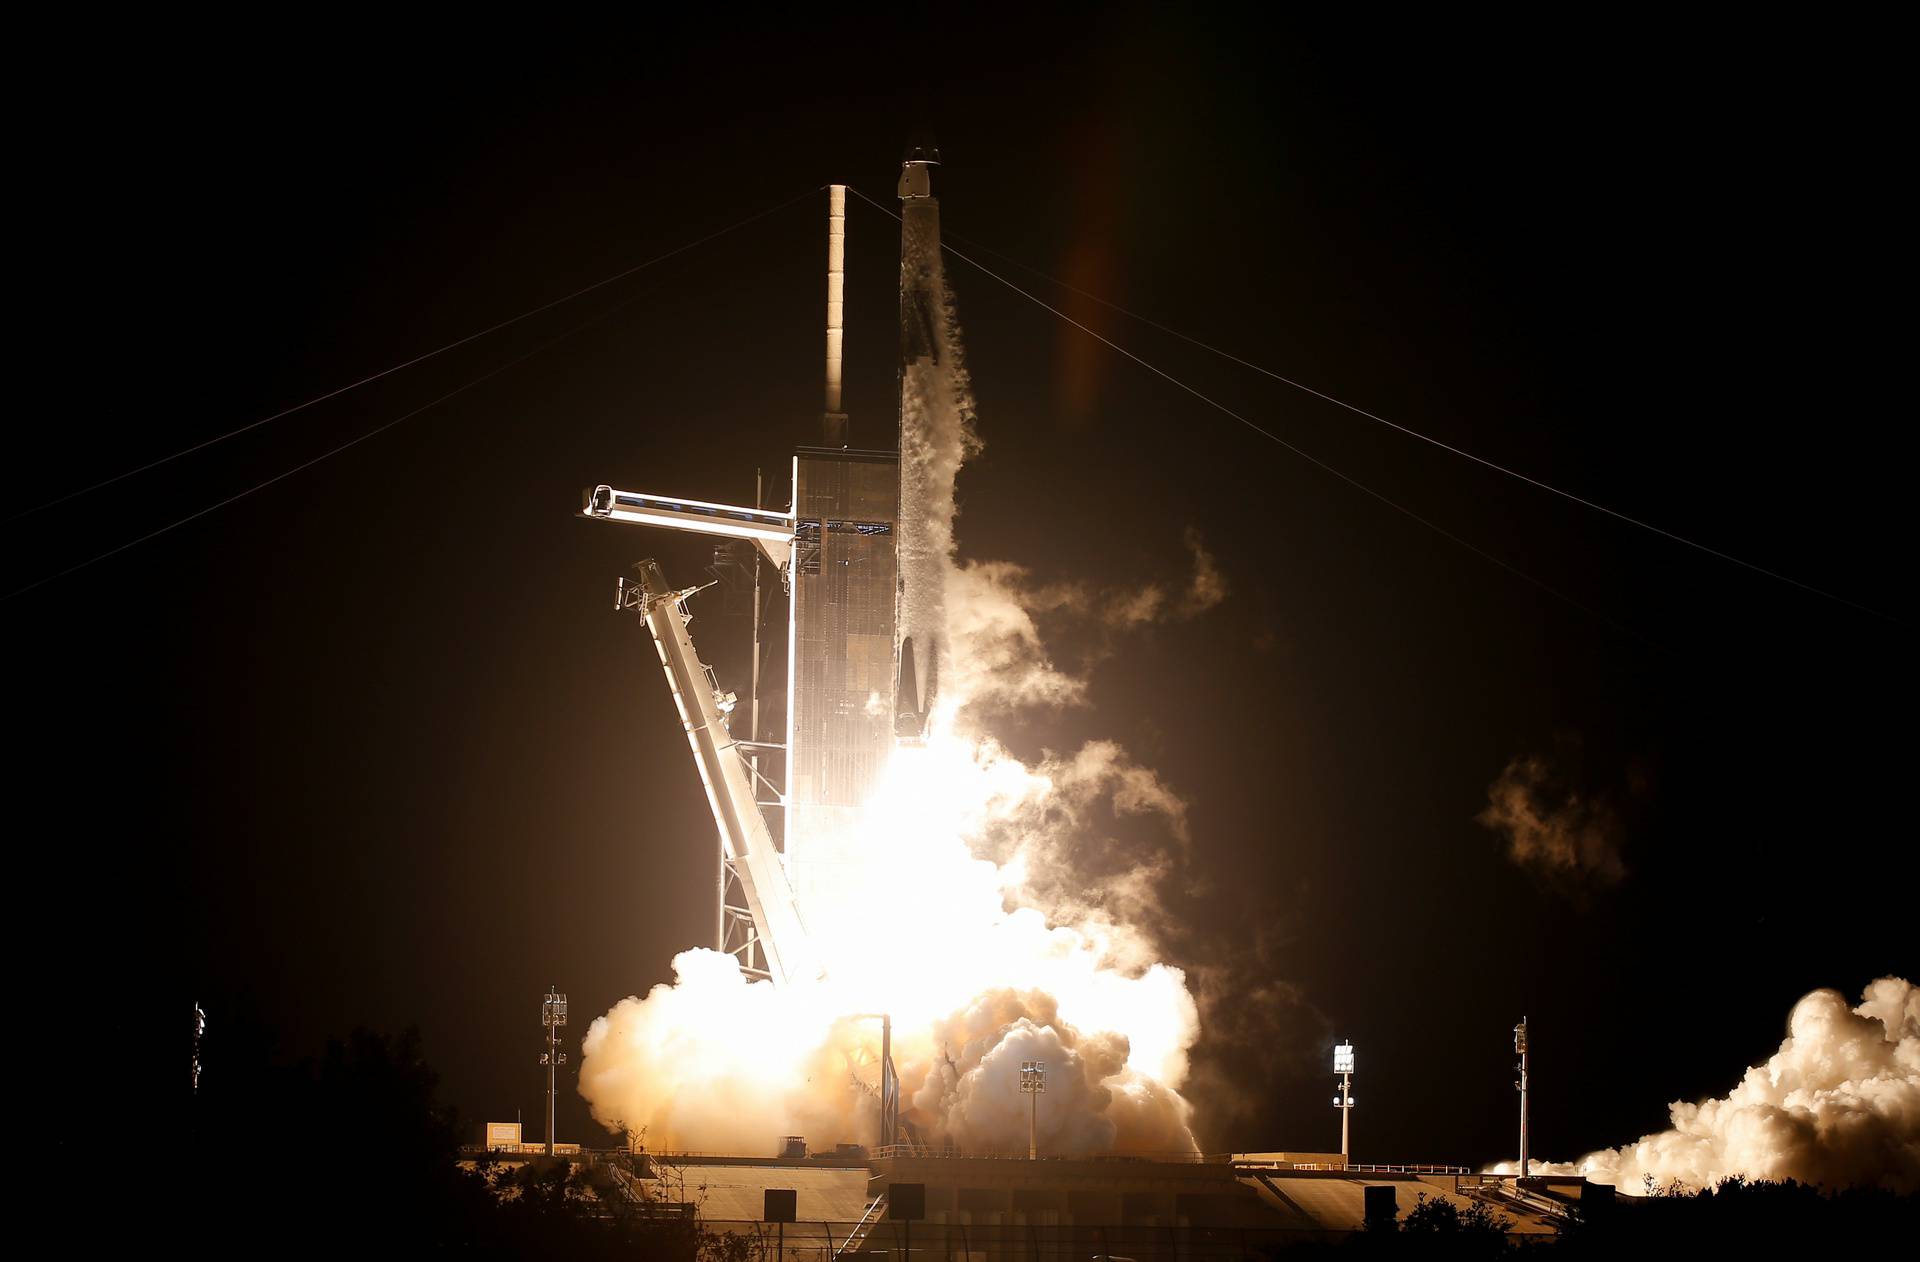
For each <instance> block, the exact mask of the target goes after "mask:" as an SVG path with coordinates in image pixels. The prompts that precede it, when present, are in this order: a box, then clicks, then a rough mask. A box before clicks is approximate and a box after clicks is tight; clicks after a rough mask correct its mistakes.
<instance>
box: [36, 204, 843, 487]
mask: <svg viewBox="0 0 1920 1262" xmlns="http://www.w3.org/2000/svg"><path fill="white" fill-rule="evenodd" d="M819 191H820V190H819V189H818V188H810V189H808V190H807V191H806V192H804V193H800V194H798V195H797V196H794V197H789V198H788V199H787V200H786V201H784V202H781V203H780V204H779V205H778V206H769V207H768V208H767V209H765V210H763V211H760V212H759V213H758V214H754V215H749V216H747V217H746V218H745V219H742V220H739V221H738V222H736V223H732V224H729V225H727V226H726V227H724V228H721V229H719V230H718V231H716V232H709V233H708V234H707V235H706V236H704V237H699V238H697V239H695V240H693V241H689V242H687V243H686V244H685V245H681V246H676V247H674V248H673V249H671V250H668V251H667V252H666V253H665V254H659V255H655V256H654V257H653V258H650V259H648V260H647V261H646V262H644V263H636V264H634V265H633V266H632V267H629V268H627V269H625V270H624V271H619V272H615V273H614V274H613V275H611V276H609V277H607V278H606V279H604V280H597V281H595V282H594V283H593V284H591V285H588V286H586V287H585V288H582V289H576V290H574V291H573V292H572V293H570V294H565V295H563V296H561V297H559V298H555V299H554V300H553V301H551V302H544V303H541V304H540V305H539V306H537V307H533V308H530V309H528V310H526V311H522V312H521V313H520V314H519V315H517V316H514V317H513V318H512V319H508V320H502V321H500V323H498V324H492V325H488V326H487V327H486V328H484V329H481V330H479V331H478V332H476V333H469V334H467V335H466V336H465V337H462V338H458V339H456V340H454V341H451V342H448V343H447V344H446V345H445V346H442V347H439V348H437V349H435V350H430V351H427V352H426V353H424V354H421V355H415V356H414V357H413V358H412V359H408V360H403V361H402V362H400V363H398V364H395V365H393V366H392V367H391V368H383V369H381V370H380V371H379V372H376V373H373V374H371V375H369V376H365V377H362V378H360V379H359V380H358V381H352V382H348V383H347V384H346V385H344V386H341V387H340V388H339V389H337V390H329V391H327V392H326V393H325V394H318V395H315V396H314V397H313V398H311V399H308V400H307V401H306V402H305V403H296V404H294V405H293V406H292V407H290V408H284V409H282V410H281V411H278V412H275V413H274V414H273V415H272V416H263V417H261V418H260V419H259V420H257V421H250V422H248V423H247V424H245V425H242V426H241V427H240V428H238V429H231V430H228V431H227V432H226V433H224V434H219V435H216V436H215V437H213V438H209V439H207V440H206V441H204V442H198V443H195V444H194V445H193V446H191V447H183V448H181V449H180V450H179V451H176V452H174V453H173V454H172V455H170V456H162V457H160V458H159V459H158V460H151V461H148V462H147V463H146V464H143V465H141V466H139V467H138V468H134V469H128V470H126V471H125V472H124V473H116V474H114V475H113V476H112V477H110V478H104V479H102V480H101V481H99V482H95V483H94V484H92V485H91V486H83V487H81V488H80V489H79V490H77V491H68V492H67V493H66V494H65V495H62V496H60V497H59V498H57V499H50V500H47V501H46V502H45V503H42V504H36V505H34V506H33V507H32V508H28V509H23V510H22V511H20V512H18V513H15V514H14V515H13V516H11V517H9V518H7V520H8V521H9V522H16V521H19V520H20V519H21V518H23V517H31V516H33V514H35V513H38V512H43V511H45V510H46V509H49V508H53V507H54V506H56V505H59V504H64V503H66V502H67V501H68V500H70V499H73V498H75V497H76V496H81V495H85V494H87V493H88V492H89V491H97V490H99V489H100V488H102V487H106V486H112V485H113V484H114V483H115V482H119V481H122V480H124V479H126V478H130V477H133V476H134V475H135V474H140V473H145V472H146V471H147V470H149V469H157V468H159V467H160V466H161V465H163V464H170V463H172V462H173V461H175V460H178V459H180V458H181V457H182V456H191V455H192V454H193V453H194V452H196V451H204V450H206V449H207V448H208V447H212V446H214V445H215V444H217V443H223V442H226V441H227V440H228V439H229V438H238V437H239V436H240V435H242V434H245V433H247V432H248V431H250V430H256V429H259V428H260V427H261V426H262V425H268V424H271V423H272V422H274V421H278V420H281V419H283V418H285V417H289V416H292V415H293V414H294V413H295V412H304V411H306V410H307V409H308V408H310V407H313V406H314V405H316V404H320V403H325V402H326V401H327V400H329V399H337V398H339V397H340V396H341V395H343V394H346V393H348V392H350V391H353V390H358V389H359V388H360V387H361V386H365V385H371V384H372V383H374V382H376V381H379V380H380V379H381V378H383V377H391V376H392V375H393V374H394V373H397V372H399V371H401V370H402V369H406V368H411V367H413V366H414V365H415V364H424V363H425V362H427V361H428V360H430V359H433V358H435V357H436V356H439V355H444V354H446V353H447V352H448V351H451V350H456V349H458V348H459V347H462V346H465V345H466V344H467V343H469V342H476V341H479V340H480V339H481V338H483V337H486V336H488V335H489V334H492V333H498V332H500V330H502V329H506V328H511V327H512V326H513V325H516V324H519V323H520V322H521V321H523V320H530V319H532V318H533V317H534V316H537V315H539V314H541V313H542V312H545V311H551V310H553V309H554V308H555V307H558V306H563V305H565V304H566V303H569V302H572V301H573V300H574V299H576V298H584V297H585V296H586V295H588V294H590V293H593V292H594V291H595V290H597V289H605V288H606V287H607V286H608V285H611V284H613V283H614V282H615V281H620V280H625V279H626V278H627V277H629V276H632V275H634V274H635V273H637V272H644V271H646V270H647V269H648V268H649V267H652V266H654V265H655V264H657V263H664V262H666V261H667V260H668V259H670V258H673V257H674V256H676V255H680V254H685V253H686V252H687V251H688V250H691V249H694V248H695V247H697V246H702V245H705V244H706V243H707V242H709V241H713V240H717V239H718V238H720V237H724V236H726V235H727V234H728V233H730V232H734V231H737V230H738V229H741V228H744V227H746V226H747V225H748V224H752V223H758V222H759V221H760V220H762V219H765V218H766V217H767V216H768V215H772V214H777V213H778V212H780V211H783V210H785V209H786V208H787V207H789V206H791V205H793V204H794V203H795V202H798V201H801V200H803V199H805V198H808V197H811V196H813V195H814V194H815V193H818V192H819Z"/></svg>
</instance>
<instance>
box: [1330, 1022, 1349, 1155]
mask: <svg viewBox="0 0 1920 1262" xmlns="http://www.w3.org/2000/svg"><path fill="white" fill-rule="evenodd" d="M1333 1072H1334V1073H1336V1074H1339V1075H1340V1094H1338V1095H1336V1096H1334V1097H1333V1107H1334V1108H1336V1109H1339V1110H1340V1161H1341V1164H1342V1165H1345V1164H1346V1163H1347V1162H1349V1161H1351V1160H1352V1159H1353V1156H1352V1152H1351V1150H1350V1147H1349V1141H1350V1139H1351V1137H1352V1125H1353V1044H1351V1043H1341V1044H1338V1045H1336V1046H1335V1047H1334V1049H1333Z"/></svg>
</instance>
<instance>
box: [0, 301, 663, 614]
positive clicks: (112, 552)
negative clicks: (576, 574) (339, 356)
mask: <svg viewBox="0 0 1920 1262" xmlns="http://www.w3.org/2000/svg"><path fill="white" fill-rule="evenodd" d="M639 300H640V299H639V296H638V295H636V296H634V297H632V298H627V299H624V300H622V301H620V302H617V303H615V304H614V305H613V306H611V307H608V308H607V309H606V310H605V311H602V312H601V313H600V314H598V315H596V316H594V317H592V318H591V319H588V320H583V321H581V322H580V323H579V324H576V325H574V326H573V327H572V328H570V329H568V330H567V331H566V332H564V333H561V334H558V335H557V336H554V337H551V338H548V339H547V340H546V341H544V342H542V343H540V345H538V346H536V347H534V348H533V349H532V350H530V351H527V352H526V353H525V354H522V355H517V356H515V357H514V358H512V359H510V360H508V361H507V362H506V363H504V364H502V365H500V366H499V367H498V368H494V369H492V370H490V371H488V372H484V373H482V374H481V375H480V376H478V377H475V378H473V379H472V380H471V381H469V382H467V383H466V384H465V385H461V386H455V387H454V388H453V389H451V390H449V391H447V392H446V393H445V394H443V395H441V396H439V397H438V398H435V399H431V400H429V401H427V402H426V403H422V404H421V405H420V406H419V407H417V408H414V409H413V410H412V411H411V412H407V413H404V414H402V415H400V416H396V417H394V418H393V419H392V420H390V421H388V422H386V423H385V424H382V425H377V426H375V427H374V428H373V429H370V430H368V431H367V432H366V433H364V434H361V435H359V436H358V437H356V438H349V439H348V440H347V441H346V442H344V443H341V444H340V445H339V446H338V447H334V448H331V449H329V450H327V451H323V452H321V453H320V454H319V455H317V456H315V457H313V458H312V459H311V460H306V461H302V462H301V463H299V464H297V465H295V466H294V467H293V468H291V469H288V470H287V471H286V472H284V473H276V474H274V475H273V476H272V477H270V478H268V479H267V480H266V481H264V482H258V483H255V484H254V485H253V486H250V487H248V488H247V489H246V490H244V491H240V492H237V493H236V494H233V495H229V496H227V498H225V499H223V500H221V501H219V502H218V503H215V504H209V505H208V506H207V507H205V508H203V509H200V510H199V511H198V512H193V513H188V514H187V515H186V516H185V517H182V518H180V519H179V520H177V521H172V522H168V523H167V524H166V525H164V526H162V527H160V528H159V529H157V530H150V531H148V532H147V533H146V534H144V535H141V536H140V537H139V538H137V539H129V540H128V541H127V542H125V543H123V544H120V545H119V546H118V547H113V548H109V549H107V550H106V551H105V552H102V553H100V554H98V555H97V556H91V557H88V558H87V559H86V560H84V561H81V562H79V563H78V564H76V565H69V566H68V567H67V568H66V569H64V570H61V571H59V572H58V573H54V574H49V575H47V576H46V577H45V578H41V579H35V580H34V581H33V582H31V583H28V584H27V585H26V586H25V587H16V588H14V589H13V590H12V591H10V592H8V593H7V594H6V595H4V596H0V603H4V602H6V601H9V600H12V599H13V598H14V597H16V596H24V595H26V594H27V593H28V592H30V591H32V590H34V589H35V588H37V587H44V586H46V585H47V584H48V583H51V582H54V581H55V580H56V579H62V578H65V577H66V576H67V575H69V574H72V573H75V572H76V571H79V570H84V569H86V568H87V567H88V566H90V565H97V564H99V563H100V562H102V561H104V560H106V559H107V558H108V557H112V556H118V555H119V554H120V553H122V552H125V551H126V550H127V549H129V548H133V547H138V546H139V545H140V544H143V543H145V542H147V540H149V539H156V538H158V537H160V536H161V535H164V534H166V533H167V532H168V531H170V530H177V529H179V528H180V527H181V526H184V525H186V524H188V523H189V522H194V521H198V520H199V519H200V518H202V517H205V516H206V515H207V514H209V513H212V512H215V511H217V510H219V509H222V508H225V507H226V506H227V505H229V504H232V503H234V502H236V501H238V500H243V499H245V498H247V496H249V495H252V494H254V493H256V492H259V491H264V490H266V489H267V488H268V487H270V486H272V485H273V484H274V483H276V482H284V481H285V480H286V479H288V478H290V477H292V476H293V475H294V474H296V473H299V472H301V471H302V470H305V469H311V468H313V466H315V465H317V464H319V463H320V462H321V461H323V460H327V459H329V458H331V457H333V456H337V455H339V454H340V453H341V452H343V451H345V450H347V449H348V448H349V447H357V446H359V445H360V444H361V443H364V442H366V441H367V440H368V439H369V438H375V437H377V436H379V435H381V434H384V433H386V432H387V431H388V430H390V429H392V428H393V427H394V426H396V425H398V424H400V423H401V422H403V421H410V420H412V419H413V418H414V417H416V416H418V415H420V414H421V413H422V412H425V411H428V410H429V409H432V408H435V407H438V406H439V405H440V404H442V403H445V402H446V401H447V400H448V399H451V398H453V397H454V396H455V395H461V394H465V393H466V392H467V391H469V390H471V389H473V388H474V387H475V386H477V385H480V384H481V383H482V382H485V381H490V380H492V379H493V378H495V377H498V376H499V375H500V374H501V373H503V372H506V371H507V370H508V369H511V368H517V367H519V366H520V365H521V364H524V363H526V362H527V361H528V360H529V359H532V358H533V357H534V356H535V355H538V354H540V353H541V352H542V351H545V350H549V349H551V348H552V347H554V346H557V345H559V344H560V343H561V342H564V341H566V340H567V339H568V338H570V337H572V336H573V335H574V334H576V333H579V332H582V331H584V330H586V329H589V328H591V327H593V326H594V325H596V324H598V323H600V322H601V321H602V320H604V319H606V318H607V317H608V316H610V315H612V314H613V313H614V312H616V311H620V310H623V309H624V308H627V307H630V306H632V305H633V304H634V303H636V302H638V301H639Z"/></svg>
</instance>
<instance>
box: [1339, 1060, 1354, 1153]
mask: <svg viewBox="0 0 1920 1262" xmlns="http://www.w3.org/2000/svg"><path fill="white" fill-rule="evenodd" d="M1340 1096H1341V1098H1342V1099H1343V1100H1346V1101H1348V1103H1344V1104H1342V1105H1341V1106H1340V1160H1342V1161H1350V1160H1352V1153H1351V1151H1350V1149H1351V1145H1352V1138H1353V1104H1352V1103H1351V1101H1352V1098H1353V1075H1352V1074H1341V1075H1340Z"/></svg>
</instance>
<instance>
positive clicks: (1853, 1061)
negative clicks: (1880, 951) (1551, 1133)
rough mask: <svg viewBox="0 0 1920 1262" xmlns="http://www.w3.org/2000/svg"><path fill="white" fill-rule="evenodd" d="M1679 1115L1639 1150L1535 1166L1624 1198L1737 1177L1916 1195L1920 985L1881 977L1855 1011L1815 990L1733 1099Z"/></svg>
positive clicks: (1679, 1106) (1919, 1174) (1690, 1107)
mask: <svg viewBox="0 0 1920 1262" xmlns="http://www.w3.org/2000/svg"><path fill="white" fill-rule="evenodd" d="M1671 1115H1672V1121H1673V1126H1672V1127H1671V1128H1670V1129H1668V1130H1664V1131H1660V1132H1659V1133H1657V1134H1653V1135H1644V1136H1642V1137H1641V1138H1640V1139H1639V1140H1638V1141H1637V1142H1635V1143H1632V1144H1627V1145H1625V1146H1623V1147H1620V1148H1607V1149H1603V1150H1602V1151H1600V1152H1593V1153H1588V1154H1587V1155H1586V1156H1584V1157H1582V1158H1581V1159H1580V1160H1579V1161H1576V1162H1571V1163H1565V1164H1557V1163H1553V1162H1531V1163H1529V1164H1530V1166H1531V1168H1532V1170H1533V1171H1534V1172H1535V1173H1540V1174H1580V1175H1585V1176H1586V1177H1587V1178H1589V1179H1592V1180H1594V1181H1595V1182H1597V1183H1611V1184H1614V1185H1616V1186H1617V1187H1619V1188H1620V1189H1621V1190H1622V1191H1626V1192H1639V1191H1640V1190H1641V1189H1642V1188H1643V1187H1644V1186H1646V1184H1647V1181H1648V1179H1649V1177H1650V1178H1651V1182H1652V1184H1653V1185H1654V1186H1655V1187H1660V1188H1664V1187H1667V1186H1669V1185H1671V1184H1672V1183H1673V1181H1674V1180H1676V1179H1677V1180H1679V1181H1680V1182H1681V1183H1682V1184H1683V1185H1685V1186H1687V1187H1689V1188H1695V1189H1698V1188H1703V1187H1710V1186H1712V1185H1714V1184H1716V1183H1719V1182H1720V1181H1721V1180H1723V1179H1727V1178H1730V1177H1732V1176H1734V1175H1741V1176H1744V1177H1745V1178H1748V1179H1771V1180H1781V1179H1797V1180H1799V1181H1800V1182H1802V1183H1812V1184H1818V1185H1820V1186H1823V1187H1828V1188H1842V1187H1883V1188H1886V1189H1888V1190H1890V1191H1894V1192H1901V1193H1911V1192H1920V988H1916V987H1915V986H1914V985H1913V984H1912V983H1911V982H1908V981H1906V980H1905V979H1903V978H1898V977H1882V978H1880V979H1879V980H1878V981H1876V982H1874V983H1873V984H1872V985H1870V986H1868V987H1867V989H1866V993H1865V994H1864V995H1863V996H1862V997H1861V1000H1860V1003H1859V1004H1858V1005H1856V1006H1854V1007H1852V1008H1849V1007H1848V1006H1847V1001H1846V997H1845V996H1843V995H1842V994H1841V993H1840V992H1839V991H1837V990H1816V991H1814V992H1813V993H1812V994H1810V995H1807V996H1806V997H1805V998H1803V999H1801V1000H1800V1002H1799V1003H1796V1004H1795V1005H1794V1006H1793V1012H1792V1015H1791V1016H1790V1017H1789V1018H1788V1020H1787V1037H1786V1040H1785V1041H1784V1042H1782V1043H1781V1044H1780V1050H1779V1051H1777V1052H1775V1053H1774V1054H1773V1055H1772V1057H1770V1058H1769V1059H1768V1060H1767V1062H1766V1063H1765V1064H1763V1065H1755V1066H1753V1067H1752V1068H1750V1069H1748V1070H1747V1072H1746V1075H1745V1076H1744V1077H1743V1078H1741V1080H1740V1083H1739V1085H1738V1086H1736V1087H1734V1089H1733V1090H1732V1091H1729V1092H1728V1093H1727V1094H1726V1095H1725V1096H1723V1097H1721V1098H1719V1099H1715V1100H1707V1101H1705V1102H1704V1103H1700V1104H1688V1103H1684V1102H1676V1103H1675V1104H1673V1105H1672V1106H1671ZM1495 1169H1496V1170H1497V1171H1498V1172H1500V1173H1512V1171H1513V1164H1512V1163H1506V1164H1503V1165H1501V1166H1497V1167H1495Z"/></svg>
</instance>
